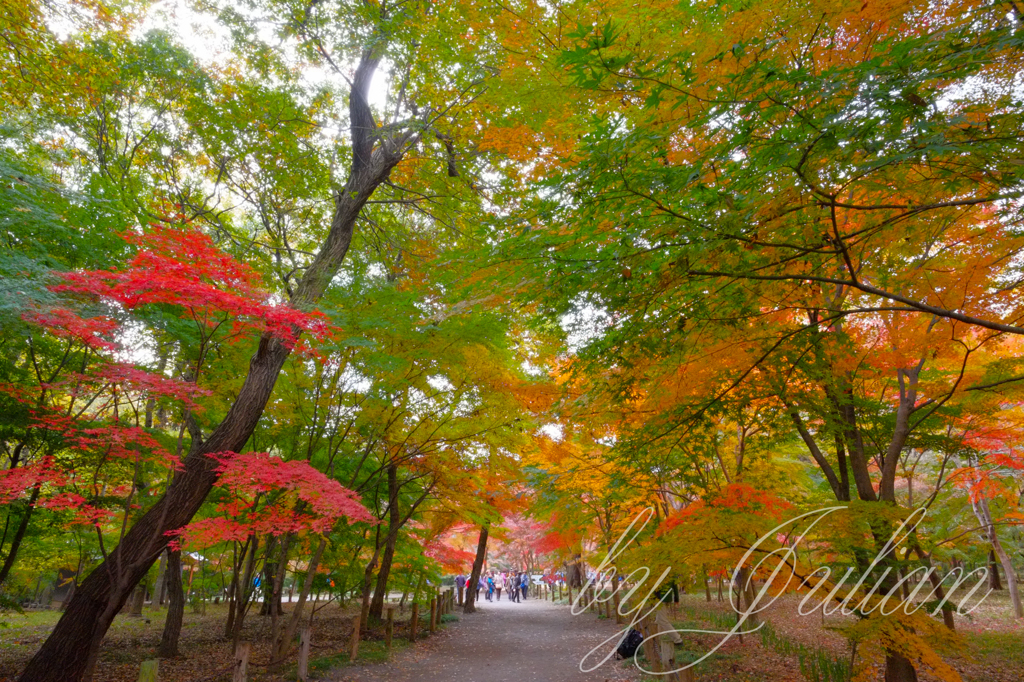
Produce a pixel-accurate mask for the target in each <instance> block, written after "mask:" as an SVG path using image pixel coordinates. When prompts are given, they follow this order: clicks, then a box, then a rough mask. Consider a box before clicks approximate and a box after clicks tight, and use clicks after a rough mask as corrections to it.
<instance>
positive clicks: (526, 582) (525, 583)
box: [519, 571, 530, 599]
mask: <svg viewBox="0 0 1024 682" xmlns="http://www.w3.org/2000/svg"><path fill="white" fill-rule="evenodd" d="M519 586H520V587H521V588H522V590H523V599H526V591H527V590H528V589H530V574H529V573H527V572H526V571H523V577H522V580H521V582H520V583H519Z"/></svg>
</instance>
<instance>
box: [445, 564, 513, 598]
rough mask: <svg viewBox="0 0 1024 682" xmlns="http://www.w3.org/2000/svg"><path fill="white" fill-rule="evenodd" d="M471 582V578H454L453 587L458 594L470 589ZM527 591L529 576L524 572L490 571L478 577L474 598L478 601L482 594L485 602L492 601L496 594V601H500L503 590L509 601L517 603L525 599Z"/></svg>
mask: <svg viewBox="0 0 1024 682" xmlns="http://www.w3.org/2000/svg"><path fill="white" fill-rule="evenodd" d="M471 580H472V576H468V577H467V576H464V575H457V576H455V585H456V587H458V588H459V592H460V594H461V593H462V591H463V589H466V588H468V587H470V586H469V585H468V583H469V582H470V581H471ZM529 589H530V574H529V573H527V572H526V571H521V572H512V571H509V572H507V573H506V572H504V571H490V572H488V573H487V574H485V575H481V576H480V580H479V581H478V582H477V585H476V598H477V599H480V593H481V592H483V593H484V595H485V598H486V599H487V601H494V599H495V596H494V595H495V594H497V600H498V601H501V591H502V590H505V594H506V595H508V600H509V601H514V602H518V601H519V600H520V599H526V595H527V592H529Z"/></svg>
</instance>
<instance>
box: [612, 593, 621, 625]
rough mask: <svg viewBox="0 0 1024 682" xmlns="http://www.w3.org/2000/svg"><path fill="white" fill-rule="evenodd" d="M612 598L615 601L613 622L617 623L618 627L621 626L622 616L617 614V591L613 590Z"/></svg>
mask: <svg viewBox="0 0 1024 682" xmlns="http://www.w3.org/2000/svg"><path fill="white" fill-rule="evenodd" d="M612 596H613V597H614V599H615V622H616V623H618V624H619V625H621V624H622V614H621V613H619V591H618V590H615V592H613V593H612Z"/></svg>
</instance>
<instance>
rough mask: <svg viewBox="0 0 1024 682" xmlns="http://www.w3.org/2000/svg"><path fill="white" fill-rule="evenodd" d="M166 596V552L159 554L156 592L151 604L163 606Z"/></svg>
mask: <svg viewBox="0 0 1024 682" xmlns="http://www.w3.org/2000/svg"><path fill="white" fill-rule="evenodd" d="M166 596H167V552H162V553H161V554H160V564H159V566H158V567H157V569H156V592H155V594H154V595H153V606H157V607H160V606H163V605H164V598H165V597H166Z"/></svg>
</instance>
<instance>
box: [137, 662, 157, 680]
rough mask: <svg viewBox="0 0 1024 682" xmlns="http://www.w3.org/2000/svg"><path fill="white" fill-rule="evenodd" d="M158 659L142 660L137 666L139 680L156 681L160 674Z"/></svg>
mask: <svg viewBox="0 0 1024 682" xmlns="http://www.w3.org/2000/svg"><path fill="white" fill-rule="evenodd" d="M159 671H160V661H158V660H156V659H151V660H148V661H143V662H142V665H141V666H139V682H157V677H158V676H159V674H160V672H159Z"/></svg>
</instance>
